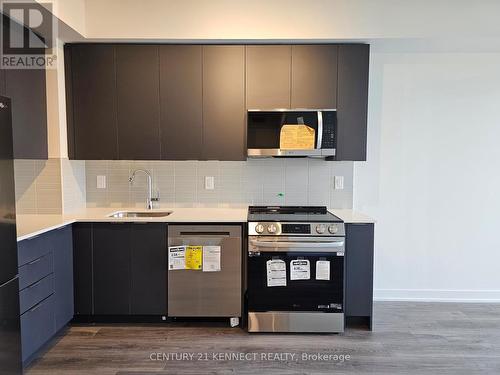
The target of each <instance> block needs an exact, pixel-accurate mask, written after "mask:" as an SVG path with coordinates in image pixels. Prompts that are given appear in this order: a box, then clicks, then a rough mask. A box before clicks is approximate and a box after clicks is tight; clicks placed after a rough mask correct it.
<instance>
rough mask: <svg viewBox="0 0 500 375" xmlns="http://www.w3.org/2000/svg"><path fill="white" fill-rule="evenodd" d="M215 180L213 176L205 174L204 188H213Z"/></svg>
mask: <svg viewBox="0 0 500 375" xmlns="http://www.w3.org/2000/svg"><path fill="white" fill-rule="evenodd" d="M214 188H215V181H214V177H213V176H205V190H214Z"/></svg>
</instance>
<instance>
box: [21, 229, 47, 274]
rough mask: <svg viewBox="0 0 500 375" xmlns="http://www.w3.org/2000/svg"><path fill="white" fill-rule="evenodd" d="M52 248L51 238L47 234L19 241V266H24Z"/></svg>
mask: <svg viewBox="0 0 500 375" xmlns="http://www.w3.org/2000/svg"><path fill="white" fill-rule="evenodd" d="M51 250H52V245H51V244H50V241H49V238H48V237H47V235H46V234H43V235H40V236H38V237H34V238H30V239H28V240H24V241H21V242H18V244H17V255H18V256H17V257H18V264H19V266H23V265H25V264H27V263H29V262H32V261H34V260H35V259H38V258H40V257H41V256H43V255H45V254H47V253H48V252H50V251H51Z"/></svg>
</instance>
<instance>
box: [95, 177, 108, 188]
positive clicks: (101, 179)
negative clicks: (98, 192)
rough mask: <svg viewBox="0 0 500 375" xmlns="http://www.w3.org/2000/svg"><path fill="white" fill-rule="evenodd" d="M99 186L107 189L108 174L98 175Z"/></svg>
mask: <svg viewBox="0 0 500 375" xmlns="http://www.w3.org/2000/svg"><path fill="white" fill-rule="evenodd" d="M97 188H98V189H106V176H97Z"/></svg>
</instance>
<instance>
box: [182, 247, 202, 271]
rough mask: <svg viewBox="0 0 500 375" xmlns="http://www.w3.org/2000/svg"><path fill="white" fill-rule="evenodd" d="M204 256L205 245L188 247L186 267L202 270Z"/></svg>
mask: <svg viewBox="0 0 500 375" xmlns="http://www.w3.org/2000/svg"><path fill="white" fill-rule="evenodd" d="M202 257H203V246H187V247H186V269H187V270H201V266H202Z"/></svg>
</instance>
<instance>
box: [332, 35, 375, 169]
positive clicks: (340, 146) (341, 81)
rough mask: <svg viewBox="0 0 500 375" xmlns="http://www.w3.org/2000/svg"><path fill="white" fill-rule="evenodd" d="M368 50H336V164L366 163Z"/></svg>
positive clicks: (358, 46)
mask: <svg viewBox="0 0 500 375" xmlns="http://www.w3.org/2000/svg"><path fill="white" fill-rule="evenodd" d="M369 60H370V47H369V45H366V44H353V45H349V44H346V45H341V46H339V62H338V71H339V74H338V98H337V124H338V125H337V127H338V130H337V136H338V137H337V160H366V126H367V113H368V70H369Z"/></svg>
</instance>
